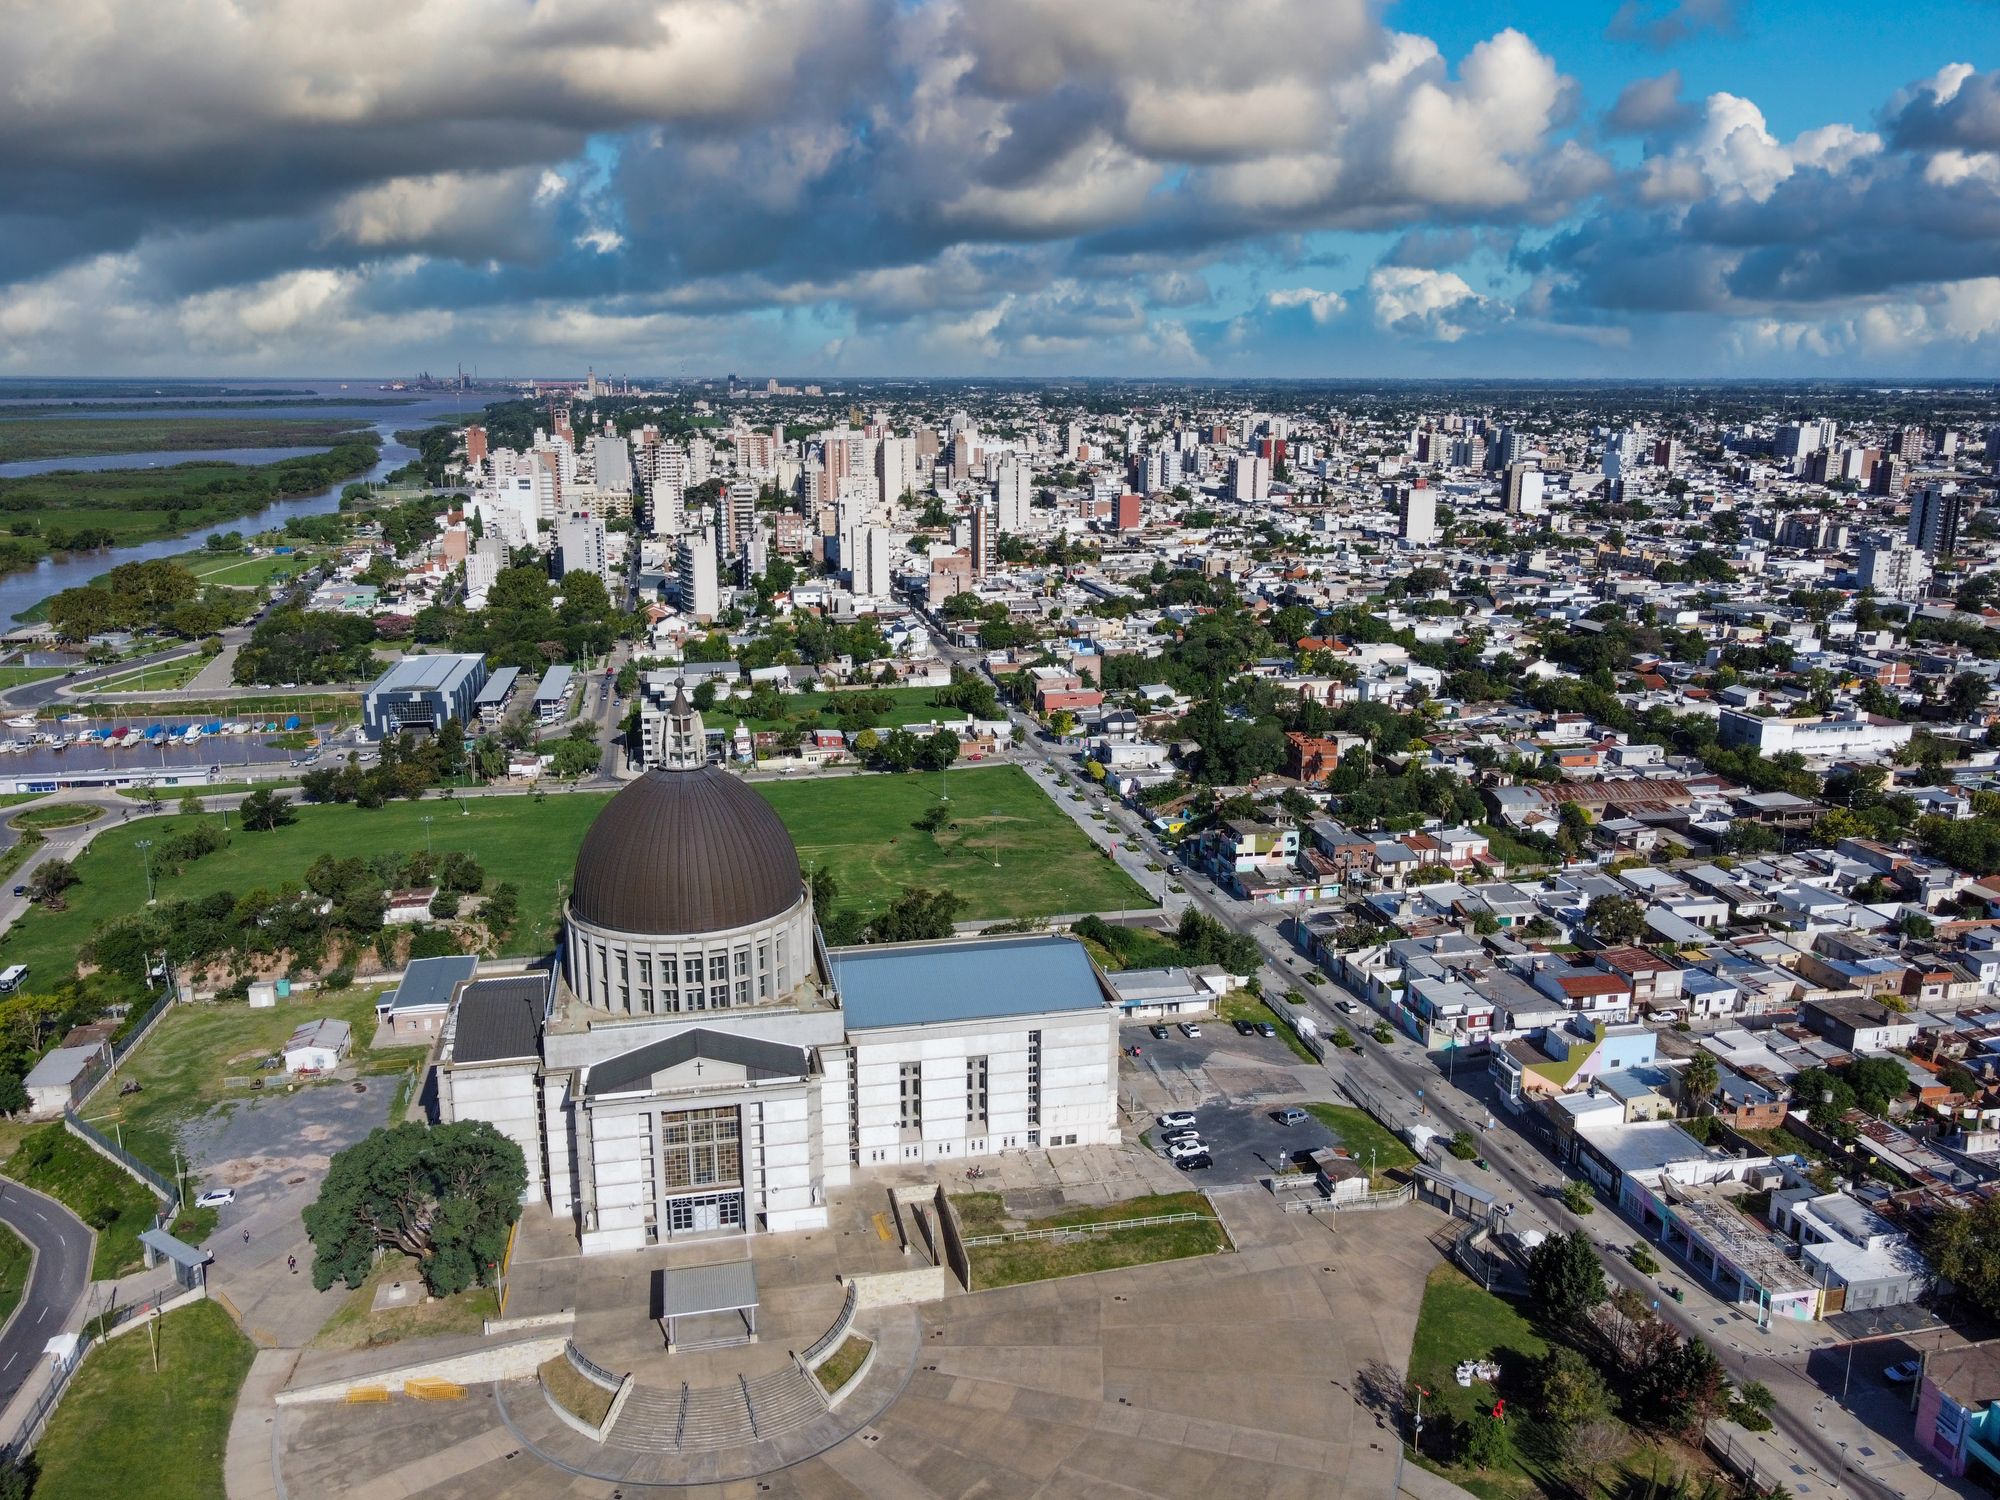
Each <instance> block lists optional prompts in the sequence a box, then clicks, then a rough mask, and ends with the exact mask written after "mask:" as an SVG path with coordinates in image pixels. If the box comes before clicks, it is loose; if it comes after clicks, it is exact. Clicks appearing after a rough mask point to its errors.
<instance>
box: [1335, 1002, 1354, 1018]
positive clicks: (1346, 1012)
mask: <svg viewBox="0 0 2000 1500" xmlns="http://www.w3.org/2000/svg"><path fill="white" fill-rule="evenodd" d="M1333 1008H1334V1009H1335V1010H1337V1011H1339V1012H1340V1013H1341V1014H1342V1015H1343V1016H1351V1015H1353V1014H1354V1002H1353V1001H1352V1000H1336V1001H1334V1002H1333Z"/></svg>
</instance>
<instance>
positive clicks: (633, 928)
mask: <svg viewBox="0 0 2000 1500" xmlns="http://www.w3.org/2000/svg"><path fill="white" fill-rule="evenodd" d="M801 884H802V883H801V880H800V877H799V854H798V850H797V849H796V848H794V847H793V845H792V836H791V835H790V834H789V833H787V832H785V825H784V823H783V822H782V821H780V820H779V817H778V815H777V813H775V812H773V811H772V810H771V804H770V803H768V802H766V801H765V800H764V799H763V798H762V797H760V796H758V795H757V794H756V793H755V792H753V791H751V790H750V788H749V787H747V786H745V785H744V784H743V783H742V782H741V781H740V780H738V779H737V778H736V777H734V776H732V775H730V774H729V773H728V772H727V771H725V770H723V769H721V768H720V767H719V766H704V767H703V768H701V769H700V770H698V771H648V772H647V773H646V774H645V775H644V776H641V777H640V778H639V779H638V780H637V781H635V782H633V783H632V784H631V785H630V786H628V787H626V788H625V789H624V790H623V791H622V792H620V793H619V794H618V795H617V796H615V797H613V798H612V799H611V801H610V803H609V804H608V805H607V806H606V807H605V809H604V811H603V812H601V813H599V814H598V815H597V821H596V822H594V823H592V824H591V825H590V832H589V833H587V834H585V835H584V837H583V847H582V848H581V849H579V850H578V851H577V855H576V881H575V884H574V886H573V887H572V889H571V892H570V898H569V901H570V910H571V911H573V912H574V913H575V914H576V915H577V916H578V917H580V918H581V919H582V920H583V921H586V922H589V923H591V924H592V925H593V926H597V927H607V928H610V929H611V930H613V931H615V932H631V933H645V934H648V935H654V936H678V935H680V934H683V933H698V932H721V931H723V930H725V929H727V928H731V927H747V926H748V925H749V924H751V923H752V922H761V921H764V920H766V919H767V918H770V917H775V916H777V915H779V914H780V913H781V912H785V911H789V910H790V909H791V907H792V906H793V904H794V903H795V902H797V901H798V899H799V896H800V894H801Z"/></svg>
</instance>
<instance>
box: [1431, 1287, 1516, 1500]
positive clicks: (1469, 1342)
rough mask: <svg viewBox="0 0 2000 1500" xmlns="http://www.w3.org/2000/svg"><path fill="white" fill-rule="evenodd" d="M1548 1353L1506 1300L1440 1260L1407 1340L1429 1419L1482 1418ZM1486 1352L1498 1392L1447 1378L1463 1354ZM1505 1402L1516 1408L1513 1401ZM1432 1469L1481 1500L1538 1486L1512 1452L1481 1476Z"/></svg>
mask: <svg viewBox="0 0 2000 1500" xmlns="http://www.w3.org/2000/svg"><path fill="white" fill-rule="evenodd" d="M1547 1352H1548V1345H1547V1344H1546V1343H1544V1342H1543V1341H1542V1339H1541V1336H1540V1335H1538V1334H1537V1333H1536V1332H1535V1330H1534V1329H1533V1328H1532V1327H1530V1326H1529V1324H1528V1321H1527V1319H1526V1318H1524V1317H1522V1316H1521V1314H1520V1313H1519V1312H1518V1311H1516V1310H1515V1308H1514V1305H1513V1304H1512V1303H1510V1302H1508V1301H1506V1300H1505V1299H1503V1298H1500V1297H1496V1296H1494V1295H1493V1294H1492V1293H1491V1292H1487V1291H1484V1290H1482V1289H1481V1288H1480V1287H1479V1285H1478V1284H1477V1283H1476V1282H1474V1281H1473V1280H1472V1279H1471V1278H1470V1277H1468V1276H1467V1275H1465V1273H1464V1272H1462V1271H1460V1270H1459V1269H1458V1268H1457V1267H1456V1266H1439V1267H1438V1268H1437V1269H1436V1270H1435V1271H1433V1272H1431V1276H1430V1281H1429V1283H1428V1284H1427V1285H1426V1286H1425V1288H1424V1301H1423V1306H1422V1307H1421V1308H1420V1309H1419V1310H1418V1312H1417V1332H1416V1337H1415V1338H1414V1339H1413V1340H1412V1341H1411V1344H1410V1379H1411V1380H1413V1381H1415V1382H1416V1383H1417V1384H1419V1385H1421V1386H1423V1388H1424V1389H1425V1390H1427V1391H1429V1392H1430V1393H1431V1394H1430V1395H1429V1396H1428V1397H1426V1398H1425V1420H1426V1424H1427V1425H1428V1423H1429V1422H1430V1421H1431V1420H1432V1415H1431V1414H1432V1413H1436V1414H1437V1415H1438V1416H1439V1417H1442V1416H1444V1415H1445V1414H1446V1413H1449V1414H1450V1415H1451V1416H1452V1417H1453V1418H1455V1419H1457V1420H1459V1421H1464V1420H1467V1419H1478V1420H1486V1419H1488V1417H1487V1414H1488V1413H1490V1412H1491V1411H1492V1409H1493V1402H1494V1399H1495V1397H1496V1396H1503V1395H1509V1394H1512V1393H1514V1392H1516V1391H1518V1390H1519V1388H1520V1385H1521V1382H1522V1375H1523V1370H1524V1367H1525V1366H1526V1364H1527V1362H1528V1361H1529V1360H1531V1359H1535V1358H1539V1357H1540V1356H1541V1355H1543V1354H1545V1353H1547ZM1488 1356H1490V1357H1491V1358H1492V1359H1493V1360H1494V1362H1495V1363H1497V1364H1498V1365H1499V1366H1500V1370H1501V1375H1500V1383H1499V1387H1498V1389H1497V1390H1496V1389H1495V1388H1494V1387H1493V1386H1488V1385H1483V1384H1478V1383H1475V1384H1474V1385H1473V1386H1472V1387H1471V1389H1469V1390H1468V1389H1466V1388H1464V1387H1462V1386H1460V1385H1459V1384H1458V1382H1457V1380H1456V1379H1454V1378H1453V1375H1452V1371H1453V1370H1454V1369H1456V1368H1457V1366H1458V1364H1459V1362H1460V1361H1461V1360H1467V1359H1482V1358H1486V1357H1488ZM1509 1405H1510V1407H1516V1406H1518V1403H1513V1402H1510V1403H1509ZM1440 1425H1442V1424H1440ZM1432 1467H1438V1468H1439V1469H1440V1472H1442V1473H1444V1474H1446V1475H1448V1476H1449V1477H1451V1478H1452V1479H1454V1480H1456V1481H1458V1482H1459V1483H1460V1484H1462V1485H1465V1486H1466V1487H1467V1488H1470V1489H1472V1490H1473V1491H1474V1492H1475V1493H1477V1494H1479V1495H1482V1496H1485V1497H1487V1500H1496V1497H1499V1496H1506V1495H1514V1494H1528V1493H1533V1492H1534V1491H1535V1490H1536V1489H1537V1488H1539V1486H1538V1485H1537V1484H1536V1482H1535V1480H1534V1478H1533V1477H1532V1476H1531V1475H1530V1473H1529V1472H1528V1470H1526V1469H1525V1468H1523V1467H1521V1464H1520V1458H1519V1455H1518V1454H1512V1453H1510V1455H1509V1457H1508V1460H1507V1462H1506V1464H1505V1466H1504V1467H1501V1468H1496V1469H1495V1470H1493V1471H1492V1472H1490V1473H1488V1474H1485V1475H1480V1474H1479V1473H1478V1471H1476V1470H1464V1471H1461V1470H1460V1469H1458V1468H1453V1467H1443V1466H1438V1465H1433V1466H1432Z"/></svg>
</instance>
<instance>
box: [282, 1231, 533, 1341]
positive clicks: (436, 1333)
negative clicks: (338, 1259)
mask: <svg viewBox="0 0 2000 1500" xmlns="http://www.w3.org/2000/svg"><path fill="white" fill-rule="evenodd" d="M300 1274H301V1275H303V1274H304V1268H303V1267H302V1268H301V1270H300ZM417 1279H418V1278H417V1267H416V1263H415V1262H414V1261H412V1260H411V1259H410V1258H409V1257H408V1256H406V1255H404V1254H403V1253H402V1252H401V1251H399V1250H386V1251H384V1252H383V1253H382V1255H381V1256H380V1257H379V1258H378V1259H377V1260H376V1262H375V1265H374V1267H373V1269H371V1270H370V1271H369V1273H368V1275H367V1277H366V1279H364V1280H363V1281H362V1283H361V1285H360V1286H358V1287H355V1288H354V1289H353V1290H352V1291H351V1292H349V1293H348V1294H347V1300H346V1301H345V1302H343V1303H341V1305H340V1308H339V1310H338V1311H337V1312H335V1313H334V1315H333V1316H332V1317H331V1318H329V1319H328V1320H327V1323H326V1326H325V1327H324V1328H322V1329H320V1331H319V1332H318V1333H317V1334H316V1335H314V1337H313V1341H312V1347H313V1348H315V1349H367V1348H372V1347H374V1346H376V1345H378V1344H394V1343H397V1342H399V1341H401V1340H403V1339H416V1338H443V1337H445V1336H447V1335H450V1334H463V1333H478V1332H480V1331H481V1329H483V1328H484V1327H485V1324H486V1320H487V1319H488V1318H497V1317H499V1316H500V1299H499V1297H498V1296H497V1295H496V1293H495V1292H494V1289H493V1288H492V1287H490V1286H470V1287H467V1288H466V1289H465V1290H464V1291H462V1292H455V1293H453V1294H452V1295H451V1296H449V1297H440V1298H438V1299H437V1300H436V1301H435V1302H426V1301H424V1300H423V1299H422V1298H419V1299H418V1300H417V1301H415V1302H410V1303H405V1304H404V1305H403V1306H401V1307H388V1308H384V1309H383V1310H382V1311H380V1312H377V1311H375V1290H376V1288H377V1287H380V1286H381V1285H383V1284H384V1283H385V1282H391V1281H406V1282H413V1281H416V1280H417ZM335 1284H336V1285H339V1283H335Z"/></svg>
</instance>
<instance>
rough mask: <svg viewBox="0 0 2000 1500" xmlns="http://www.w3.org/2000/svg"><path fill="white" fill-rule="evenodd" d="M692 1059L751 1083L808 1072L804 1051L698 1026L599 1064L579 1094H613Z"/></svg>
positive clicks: (801, 1074) (794, 1076) (591, 1072)
mask: <svg viewBox="0 0 2000 1500" xmlns="http://www.w3.org/2000/svg"><path fill="white" fill-rule="evenodd" d="M697 1057H702V1058H707V1059H708V1060H709V1061H711V1062H726V1063H734V1064H736V1065H737V1066H738V1067H740V1068H742V1069H743V1071H744V1072H745V1073H746V1074H747V1075H748V1076H749V1077H751V1078H803V1077H805V1076H806V1074H807V1073H808V1072H809V1071H810V1070H811V1068H812V1060H811V1059H810V1058H809V1057H807V1055H806V1049H805V1048H803V1047H788V1046H786V1045H785V1044H784V1043H782V1042H767V1041H763V1040H762V1039H760V1038H758V1037H754V1036H738V1035H736V1034H735V1033H734V1032H729V1031H710V1030H709V1029H708V1028H707V1027H705V1026H697V1027H695V1028H694V1029H692V1030H690V1031H683V1032H679V1033H677V1034H676V1035H674V1036H670V1037H668V1038H666V1039H665V1040H664V1041H658V1042H648V1043H647V1044H646V1045H645V1046H643V1047H634V1048H633V1049H632V1050H631V1051H630V1052H625V1053H621V1054H620V1055H619V1056H617V1057H613V1058H607V1059H606V1060H605V1061H603V1062H601V1063H598V1064H597V1065H596V1066H595V1067H593V1068H592V1069H591V1070H590V1075H589V1077H588V1078H587V1079H585V1081H584V1085H583V1092H584V1094H585V1095H586V1096H588V1097H595V1096H597V1095H599V1094H616V1093H619V1092H621V1091H622V1090H625V1089H629V1088H631V1087H632V1086H633V1085H634V1084H637V1083H642V1082H644V1081H645V1080H646V1079H648V1078H651V1077H652V1076H653V1075H654V1074H655V1073H659V1072H663V1071H664V1070H666V1069H668V1068H677V1067H679V1066H680V1065H681V1064H682V1063H684V1062H689V1061H691V1060H693V1059H694V1058H697Z"/></svg>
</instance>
